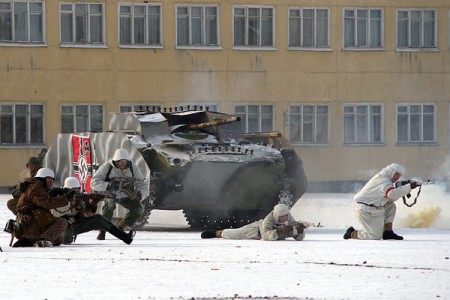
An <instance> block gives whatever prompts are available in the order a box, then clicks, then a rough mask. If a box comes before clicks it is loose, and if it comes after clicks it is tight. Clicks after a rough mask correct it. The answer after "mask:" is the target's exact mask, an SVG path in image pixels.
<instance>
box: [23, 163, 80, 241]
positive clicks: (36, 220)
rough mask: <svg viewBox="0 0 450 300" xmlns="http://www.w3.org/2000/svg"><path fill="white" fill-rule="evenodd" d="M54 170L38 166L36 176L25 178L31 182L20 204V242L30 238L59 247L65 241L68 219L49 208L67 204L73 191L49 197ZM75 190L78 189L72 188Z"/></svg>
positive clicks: (27, 183)
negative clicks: (55, 213)
mask: <svg viewBox="0 0 450 300" xmlns="http://www.w3.org/2000/svg"><path fill="white" fill-rule="evenodd" d="M54 176H55V175H54V172H53V171H52V170H50V169H48V168H42V169H39V171H38V172H37V174H36V176H35V177H34V178H31V179H29V180H27V181H25V184H26V185H28V186H27V187H26V188H25V190H24V191H23V193H22V195H21V196H20V199H19V203H18V204H17V212H18V216H17V222H18V223H19V224H20V228H21V231H20V234H19V235H20V236H16V237H17V238H18V239H19V242H18V243H16V244H15V246H16V247H17V246H19V245H22V246H24V245H26V243H25V244H23V243H20V241H21V240H22V241H23V240H24V239H25V240H29V241H30V243H29V244H32V245H34V246H41V247H42V246H58V245H61V243H62V242H63V235H64V231H65V230H66V227H67V221H66V220H64V219H61V218H56V217H54V216H53V214H52V213H51V211H50V209H52V208H57V207H61V206H65V205H67V204H68V203H69V202H68V200H69V199H70V198H71V197H73V194H71V195H70V194H69V193H70V192H68V193H67V194H63V195H58V196H54V197H52V196H50V195H49V194H48V191H49V189H50V188H51V186H52V184H53V181H54ZM73 193H75V191H73Z"/></svg>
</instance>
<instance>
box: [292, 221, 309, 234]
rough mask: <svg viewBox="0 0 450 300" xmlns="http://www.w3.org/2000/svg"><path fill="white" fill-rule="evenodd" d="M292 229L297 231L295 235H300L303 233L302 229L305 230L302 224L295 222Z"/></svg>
mask: <svg viewBox="0 0 450 300" xmlns="http://www.w3.org/2000/svg"><path fill="white" fill-rule="evenodd" d="M294 228H295V229H297V233H302V232H303V231H305V230H304V229H305V228H306V226H305V225H304V224H303V223H300V222H295V224H294Z"/></svg>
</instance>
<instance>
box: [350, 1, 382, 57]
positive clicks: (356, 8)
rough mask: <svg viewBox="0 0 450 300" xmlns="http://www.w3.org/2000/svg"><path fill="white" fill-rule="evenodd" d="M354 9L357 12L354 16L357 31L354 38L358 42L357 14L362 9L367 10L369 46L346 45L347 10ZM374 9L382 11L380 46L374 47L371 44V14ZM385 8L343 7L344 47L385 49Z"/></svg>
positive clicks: (365, 49) (351, 48)
mask: <svg viewBox="0 0 450 300" xmlns="http://www.w3.org/2000/svg"><path fill="white" fill-rule="evenodd" d="M349 10H352V11H354V13H355V16H354V26H355V32H354V35H355V36H354V40H355V43H357V42H358V16H357V12H358V11H361V10H365V11H367V30H366V34H365V36H366V41H367V44H368V46H358V45H356V46H355V45H353V46H345V36H346V30H345V29H346V27H345V20H346V16H345V13H346V11H349ZM372 11H380V12H381V16H380V19H381V20H380V46H379V47H372V46H370V40H371V37H372V35H371V24H372V18H371V16H370V13H371V12H372ZM384 20H385V19H384V9H383V8H378V7H344V8H343V9H342V49H343V50H361V51H373V50H385V49H384Z"/></svg>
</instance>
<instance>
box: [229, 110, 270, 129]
mask: <svg viewBox="0 0 450 300" xmlns="http://www.w3.org/2000/svg"><path fill="white" fill-rule="evenodd" d="M234 113H235V115H236V116H237V117H240V118H241V126H242V131H243V132H264V131H272V130H273V105H235V107H234Z"/></svg>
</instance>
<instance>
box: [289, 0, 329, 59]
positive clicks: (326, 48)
mask: <svg viewBox="0 0 450 300" xmlns="http://www.w3.org/2000/svg"><path fill="white" fill-rule="evenodd" d="M293 10H296V11H299V12H300V14H301V17H300V19H301V22H302V24H301V25H300V28H299V32H300V35H301V37H300V46H291V11H293ZM305 10H314V24H315V26H314V37H313V38H314V45H313V46H302V45H301V44H302V43H304V39H303V38H302V37H303V36H304V30H303V28H304V26H303V21H304V17H303V12H304V11H305ZM318 10H326V11H327V45H326V46H324V47H320V46H317V32H316V28H317V11H318ZM287 18H288V50H304V51H332V49H331V45H330V40H331V34H330V33H331V32H330V26H331V14H330V8H329V7H303V6H290V7H289V8H288V16H287Z"/></svg>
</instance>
